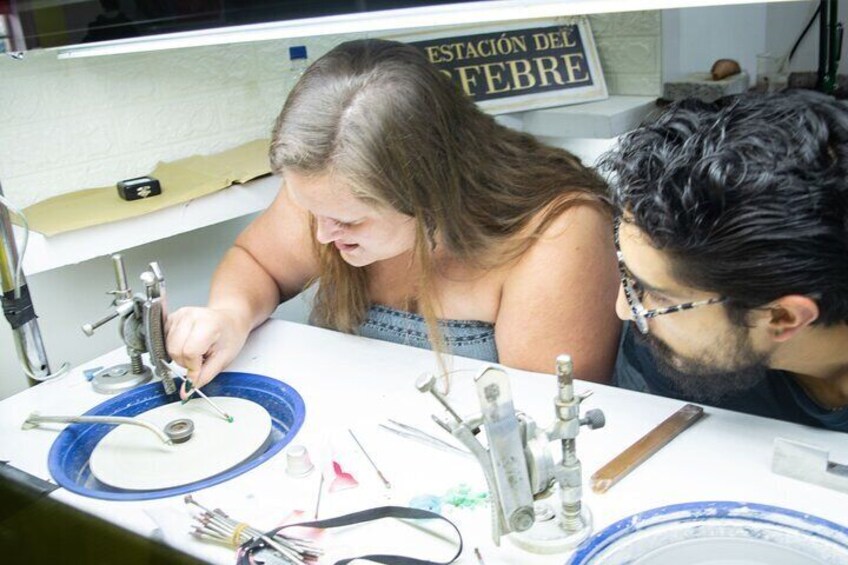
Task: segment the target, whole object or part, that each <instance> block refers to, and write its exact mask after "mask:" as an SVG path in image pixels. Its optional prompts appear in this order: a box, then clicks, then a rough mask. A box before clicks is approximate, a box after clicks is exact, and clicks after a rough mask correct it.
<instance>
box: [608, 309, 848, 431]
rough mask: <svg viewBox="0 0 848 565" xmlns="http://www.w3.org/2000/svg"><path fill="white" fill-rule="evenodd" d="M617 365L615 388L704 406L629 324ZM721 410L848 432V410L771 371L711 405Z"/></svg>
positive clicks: (791, 379) (783, 374)
mask: <svg viewBox="0 0 848 565" xmlns="http://www.w3.org/2000/svg"><path fill="white" fill-rule="evenodd" d="M625 326H626V327H625V329H624V332H623V334H622V336H621V344H620V346H619V349H618V359H617V360H616V363H615V373H614V374H613V384H614V385H616V386H619V387H621V388H627V389H630V390H637V391H640V392H649V393H651V394H657V395H660V396H667V397H669V398H676V399H678V400H683V401H686V402H700V403H704V402H701V401H699V400H698V399H696V398H687V397H686V396H685V395H683V394H681V393H680V392H678V391H677V390H676V389H675V387H674V386H673V383H672V382H671V380H670V379H669V378H668V377H666V376H665V375H663V374H662V373H660V371H659V370H658V369H657V367H656V364H655V363H654V360H653V355H652V353H651V351H650V349H648V347H646V346H645V345H643V344H641V343H638V342H637V340H636V339H635V338H634V335H633V334H634V332H636V331H638V330H636V329H635V328H634V327H632V324H630V323H627V324H625ZM707 404H710V405H713V406H716V407H718V408H726V409H728V410H735V411H737V412H745V413H748V414H754V415H757V416H766V417H768V418H777V419H779V420H786V421H789V422H797V423H799V424H806V425H808V426H816V427H819V428H827V429H829V430H836V431H842V432H848V407H844V408H839V409H836V410H831V409H829V408H824V407H822V406H820V405H819V404H818V403H816V402H815V401H814V400H813V399H812V398H810V397H809V396H808V395H807V393H806V392H804V390H803V389H802V388H801V387H800V386H799V385H798V383H797V382H795V379H793V378H792V376H791V375H790V373H787V372H785V371H778V370H773V369H772V370H769V371H768V372H767V374H766V377H765V378H764V379H763V380H762V381H760V383H759V384H757V385H756V386H754V387H753V388H751V389H748V390H745V391H742V392H736V393H732V394H730V395H727V396H725V397H723V398H722V399H721V400H719V401H715V402H707Z"/></svg>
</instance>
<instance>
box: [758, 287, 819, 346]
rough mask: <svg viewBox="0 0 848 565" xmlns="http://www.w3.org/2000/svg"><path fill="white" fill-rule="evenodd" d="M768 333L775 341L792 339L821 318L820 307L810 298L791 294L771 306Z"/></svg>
mask: <svg viewBox="0 0 848 565" xmlns="http://www.w3.org/2000/svg"><path fill="white" fill-rule="evenodd" d="M769 314H770V316H769V320H768V332H769V335H770V336H771V338H772V339H773V340H774V341H780V342H782V341H787V340H789V339H792V338H793V337H794V336H795V335H796V334H797V333H798V332H799V331H801V330H802V329H804V328H806V327H807V326H809V325H810V324H812V323H813V322H815V321H816V320H817V319H818V317H819V305H818V304H816V301H815V300H813V299H812V298H810V297H809V296H803V295H801V294H791V295H788V296H784V297H782V298H779V299H777V300H775V301H774V302H773V303H772V304H771V305H770V306H769Z"/></svg>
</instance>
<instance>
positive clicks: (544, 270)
mask: <svg viewBox="0 0 848 565" xmlns="http://www.w3.org/2000/svg"><path fill="white" fill-rule="evenodd" d="M618 285H619V277H618V271H617V268H616V260H615V248H614V246H613V238H612V221H611V219H610V218H609V216H608V214H606V213H605V212H603V211H601V210H600V209H598V208H597V207H595V206H593V205H590V204H581V203H578V204H576V205H574V206H572V207H571V208H569V209H568V210H566V211H565V212H564V213H563V214H562V215H561V216H560V217H559V218H557V219H556V220H554V221H553V222H552V224H551V225H550V226H548V228H547V229H546V230H545V233H543V234H542V236H541V237H540V239H539V241H537V242H536V243H534V244H533V246H532V247H531V248H530V249H529V250H528V251H527V252H526V253H525V255H524V256H523V257H521V259H520V260H519V261H518V262H517V263H516V265H515V266H514V267H513V268H512V270H511V272H510V273H509V275H508V276H507V279H506V282H505V284H504V288H503V292H502V296H501V302H500V308H499V310H498V316H497V321H496V324H495V339H496V341H497V346H498V354H499V357H500V362H501V363H503V364H504V365H508V366H511V367H516V368H518V369H525V370H529V371H537V372H542V373H551V372H553V371H554V367H555V359H556V356H557V355H559V354H561V353H568V354H569V355H571V357H572V359H573V360H574V376H575V377H576V378H579V379H583V380H587V381H595V382H601V383H607V382H609V381H610V378H611V375H612V370H613V366H614V364H615V355H616V351H617V348H618V337H619V332H620V329H621V321H620V320H619V319H618V317H617V316H616V314H615V300H616V295H617V294H618Z"/></svg>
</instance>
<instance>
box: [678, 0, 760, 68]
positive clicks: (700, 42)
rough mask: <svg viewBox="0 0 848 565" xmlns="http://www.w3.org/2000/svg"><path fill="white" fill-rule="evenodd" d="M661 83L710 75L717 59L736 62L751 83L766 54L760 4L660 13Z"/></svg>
mask: <svg viewBox="0 0 848 565" xmlns="http://www.w3.org/2000/svg"><path fill="white" fill-rule="evenodd" d="M662 22H663V37H662V40H663V81H669V80H677V79H680V78H682V77H684V76H686V75H688V74H690V73H704V72H709V71H710V68H712V65H713V63H714V62H715V61H716V60H717V59H735V60H736V61H738V62H739V65H740V66H741V67H742V69H743V70H745V71H747V72H748V75H749V76H750V77H751V81H752V82H753V80H754V76H755V75H756V69H757V64H756V55H757V53H761V52H763V51H765V46H766V6H765V5H763V4H753V5H741V6H724V7H708V8H686V9H678V10H664V11H663V21H662Z"/></svg>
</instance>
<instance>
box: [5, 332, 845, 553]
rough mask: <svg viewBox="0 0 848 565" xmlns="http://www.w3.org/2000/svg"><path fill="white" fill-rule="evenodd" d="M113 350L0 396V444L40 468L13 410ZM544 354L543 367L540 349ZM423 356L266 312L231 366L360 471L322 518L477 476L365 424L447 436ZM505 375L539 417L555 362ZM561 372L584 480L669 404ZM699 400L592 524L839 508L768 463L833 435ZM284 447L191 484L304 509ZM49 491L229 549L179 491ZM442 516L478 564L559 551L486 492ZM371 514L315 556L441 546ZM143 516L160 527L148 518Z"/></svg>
mask: <svg viewBox="0 0 848 565" xmlns="http://www.w3.org/2000/svg"><path fill="white" fill-rule="evenodd" d="M124 355H125V354H124V352H123V350H116V351H114V352H112V353H109V354H107V355H105V356H103V357H100V358H98V359H95V360H93V361H91V362H90V363H87V364H85V365H83V366H80V367H77V368H76V369H75V370H74V371H72V372H71V374H69V375H68V376H66V377H64V378H62V379H60V380H58V381H56V382H51V383H45V384H41V385H39V386H37V387H34V388H31V389H29V390H26V391H24V392H22V393H20V394H18V395H15V396H13V397H10V398H7V399H5V400H3V401H2V402H0V460H8V461H9V462H10V464H11V465H13V466H15V467H18V468H20V469H22V470H24V471H26V472H28V473H30V474H32V475H35V476H37V477H40V478H43V479H49V478H50V476H49V472H48V469H47V454H48V451H49V449H50V445H51V443H52V442H53V440H54V439H55V438H56V436H57V433H56V431H53V430H46V429H37V430H30V431H23V430H21V429H20V425H21V423H22V422H23V420H24V419H25V418H26V416H27V415H28V414H29V413H30V412H32V411H33V410H38V411H40V412H42V413H44V414H49V413H64V414H74V413H82V412H84V411H86V410H88V409H90V408H92V407H93V406H95V405H97V404H99V403H101V402H104V401H105V400H106V399H107V397H105V396H103V395H99V394H96V393H95V392H93V390H92V389H91V386H90V385H89V383H87V382H86V381H85V380H84V378H83V374H82V371H83V370H84V369H86V368H89V367H94V366H103V365H110V364H114V363H118V362H124V361H125V359H124ZM551 365H552V369H553V360H552V363H551ZM483 366H484V364H483V363H481V362H478V361H473V360H469V359H461V358H454V359H453V363H452V368H453V369H465V371H460V372H457V373H455V374H454V375H453V377H454V390H453V392H452V393H451V395H450V399H451V401H452V402H453V403H454V404H455V405H456V406H457V407H458V408H459V410H460V412H464V413H469V414H470V413H473V412H477V411H479V406H478V404H477V401H476V393H475V392H474V390H473V386H472V377H473V375H474V374H475V372H476V371H477V370H479V369H480V368H481V367H483ZM435 367H436V364H435V360H434V357H433V354H432V353H430V352H428V351H423V350H418V349H413V348H409V347H405V346H400V345H394V344H389V343H383V342H379V341H374V340H369V339H364V338H358V337H355V336H348V335H343V334H339V333H336V332H330V331H325V330H320V329H316V328H312V327H308V326H303V325H299V324H294V323H290V322H282V321H276V320H272V321H269V322H267V323H266V324H265V325H263V326H262V327H260V328H259V329H257V330H256V331H255V332H254V334H253V335H252V336H251V338H250V340H249V341H248V344H247V346H246V348H245V349H244V351H243V352H242V353H241V354H240V355H239V357H238V358H237V359H236V361H235V362H234V363H233V364H232V366H231V367H230V369H231V370H234V371H245V372H252V373H258V374H262V375H268V376H270V377H274V378H279V379H281V380H283V381H285V382H286V383H288V384H289V385H291V386H292V387H294V388H295V389H296V390H297V391H298V392H299V393H300V394H301V395H302V396H303V399H304V401H305V404H306V420H305V422H304V425H303V428H302V429H301V431H300V432H299V433H298V435H297V437H296V438H295V439H294V443H297V444H303V445H305V446H306V447H307V448H308V449H309V451H310V454H311V457H312V459H313V460H314V461H315V462H316V464H321V463H322V462H323V463H326V462H327V458H328V456H329V454H331V453H332V457H333V458H335V459H336V460H338V461H339V462H340V463H341V464H342V466H343V467H344V469H345V470H346V471H350V472H351V473H352V474H353V475H354V476H355V477H356V478H357V479H358V480H359V482H360V486H359V487H357V488H354V489H350V490H345V491H339V492H335V493H328V492H327V490H326V487H327V485H328V483H325V491H324V495H323V497H322V500H321V514H320V515H321V517H322V518H327V517H331V516H334V515H337V514H340V513H343V512H348V511H353V510H359V509H363V508H366V507H371V506H380V505H385V504H397V505H406V504H408V502H409V500H410V498H411V497H413V496H416V495H421V494H434V495H437V496H438V495H444V494H445V492H446V491H447V490H448V489H450V488H451V487H455V486H457V485H458V484H460V483H466V484H469V485H471V486H472V488H473V489H474V490H482V489H484V488H485V486H484V485H485V483H484V480H483V477H482V473H481V472H480V471H479V469H478V467H477V463H476V462H475V461H473V460H472V459H470V458H464V457H462V456H457V455H452V454H450V453H447V452H443V451H438V450H435V449H432V448H430V447H428V446H424V445H421V444H419V443H417V442H413V441H409V440H406V439H403V438H400V437H398V436H395V435H393V434H389V433H388V432H385V431H384V430H382V429H380V428H379V427H378V426H377V425H378V424H379V423H380V422H382V421H384V419H385V418H387V417H389V418H394V419H397V420H400V421H403V422H406V423H410V424H414V425H417V426H419V427H421V428H424V429H426V430H427V431H429V432H431V433H433V434H434V435H440V436H442V437H445V439H450V437H449V436H448V435H447V434H446V433H445V432H443V431H442V430H440V429H439V428H438V427H437V426H436V425H435V424H434V423H432V421H431V420H430V414H433V413H435V414H439V415H442V414H443V409H442V408H441V406H439V405H438V404H437V403H436V401H435V400H434V399H433V398H432V397H431V396H430V395H422V394H421V393H419V392H418V391H417V390H416V389H415V386H414V381H415V378H416V377H417V376H418V375H419V374H420V373H422V372H423V371H434V370H435ZM510 375H511V381H512V388H513V395H514V397H515V405H516V407H517V408H518V409H520V410H522V411H524V412H525V413H527V414H529V415H530V416H532V417H533V418H535V419H536V421H537V423H539V424H540V425H544V426H547V425H548V424H550V422H551V419H552V415H553V404H552V401H553V397H554V395H555V393H556V385H555V378H554V377H553V376H552V375H542V374H535V373H526V372H522V371H510ZM576 388H577V391H578V392H580V391H584V390H587V389H591V390H592V391H593V392H594V394H593V396H591V397H590V398H589V399H587V400H586V401H585V402H584V409H589V408H601V409H603V410H604V412H605V414H606V417H607V425H606V427H605V428H603V429H600V430H595V431H582V432H581V434H580V437H579V439H578V442H577V453H578V456H579V458H580V459H581V461H582V463H583V469H584V481H587V480H588V476H589V475H591V474H592V473H593V472H594V471H595V470H597V469H598V468H599V467H600V466H601V465H603V464H604V463H606V462H607V461H608V460H609V459H610V458H612V457H613V456H615V455H617V454H618V453H620V452H621V451H622V450H623V449H624V448H625V447H627V446H628V445H630V444H631V443H632V442H633V441H635V440H636V439H638V438H639V437H641V436H642V435H643V434H644V433H646V432H647V431H648V430H650V429H651V428H652V427H653V426H655V425H656V424H657V423H659V422H661V421H662V420H664V419H665V418H666V417H667V416H669V415H670V414H671V413H673V412H674V411H675V410H677V409H678V408H679V407H680V406H681V404H682V403H681V402H678V401H674V400H670V399H666V398H660V397H654V396H649V395H644V394H640V393H635V392H632V391H626V390H619V389H615V388H611V387H606V386H602V385H596V384H592V383H578V386H577V387H576ZM706 411H707V416H706V417H705V418H703V419H702V420H701V421H699V422H698V423H696V424H695V425H694V426H693V427H692V428H691V429H689V430H688V431H686V432H685V433H684V434H683V435H681V436H680V437H678V438H677V439H675V440H674V441H673V442H672V443H670V444H669V445H668V446H666V447H665V448H664V449H662V450H661V451H660V452H659V453H658V454H656V455H654V456H653V457H652V458H651V459H649V460H648V461H647V462H646V463H645V464H643V465H642V466H641V467H639V468H638V469H637V470H635V471H634V472H633V473H632V474H630V475H629V476H627V477H626V478H624V479H623V480H622V481H621V482H620V483H619V484H618V485H616V486H614V487H613V488H612V489H610V491H609V492H607V493H606V494H602V495H596V494H594V493H593V492H591V490H590V489H589V488H588V487H585V490H584V493H585V498H584V503H585V504H587V505H588V506H589V508H591V510H592V512H593V514H594V522H595V531H600V530H601V529H603V528H604V527H606V526H608V525H609V524H611V523H612V522H614V521H616V520H619V519H621V518H623V517H626V516H629V515H631V514H634V513H637V512H640V511H643V510H647V509H650V508H654V507H659V506H664V505H668V504H675V503H681V502H692V501H701V500H730V501H743V502H754V503H761V504H770V505H775V506H781V507H785V508H789V509H793V510H797V511H800V512H805V513H810V514H814V515H817V516H820V517H822V518H825V519H828V520H831V521H834V522H836V523H839V524H841V525H846V524H848V510H847V509H848V494H841V493H838V492H835V491H832V490H827V489H825V488H823V487H819V486H815V485H811V484H807V483H804V482H800V481H797V480H794V479H789V478H785V477H782V476H778V475H774V474H772V472H771V470H770V468H771V457H772V442H773V440H774V438H775V437H784V438H789V439H793V440H797V441H801V442H805V443H810V444H815V445H818V446H820V447H822V448H825V449H828V450H829V451H830V455H831V459H832V460H835V461H840V462H845V461H848V436H846V435H845V434H843V433H837V432H828V431H825V430H819V429H813V428H808V427H804V426H800V425H795V424H790V423H786V422H779V421H774V420H768V419H764V418H758V417H753V416H747V415H743V414H738V413H734V412H728V411H723V410H718V409H713V408H707V409H706ZM348 428H350V429H352V430H354V432H355V433H356V435H357V437H358V438H359V440H360V441H361V442H362V444H363V445H364V446H365V448H366V449H367V450H368V452H369V454H370V455H371V457H372V458H373V459H374V460H375V462H376V463H377V464H378V465H379V466H380V468H381V469H382V471H383V473H384V474H385V475H386V477H387V478H388V479H389V481H391V483H392V488H391V490H386V489H385V488H384V486H383V484H382V483H381V482H380V481H379V480H378V478H377V477H376V474H375V473H374V471H373V469H372V468H371V467H370V466H369V465H368V463H367V461H366V460H365V459H364V458H363V456H362V455H361V453H360V452H359V451H358V450H357V448H356V446H355V444H354V443H353V442H352V440H351V438H350V435H349V434H348V432H347V430H348ZM56 429H58V428H56ZM442 434H443V435H442ZM284 453H285V452H284V451H283V452H280V453H279V454H278V455H277V456H275V457H274V458H272V459H271V460H269V461H267V462H266V463H264V464H263V465H260V466H259V467H257V468H255V469H252V470H251V471H248V472H247V473H245V474H243V475H240V476H238V477H236V478H235V479H233V480H230V481H229V482H226V483H223V484H219V485H216V486H213V487H211V488H208V489H204V490H202V491H198V492H195V493H194V496H195V498H197V500H199V501H200V502H201V503H203V504H205V505H207V506H210V507H220V508H222V509H224V510H225V511H227V512H228V513H229V514H230V515H232V516H234V517H236V518H239V519H241V520H244V521H248V522H251V523H253V524H254V525H256V526H258V527H260V528H263V529H264V528H271V527H273V526H275V525H277V524H278V523H279V522H280V521H281V520H282V519H284V518H285V517H286V516H287V515H288V514H289V513H290V512H291V511H292V510H295V509H301V510H304V511H305V512H306V513H307V517H311V514H312V512H313V510H314V505H315V494H316V492H317V488H318V478H319V474H318V473H315V472H313V473H312V474H311V475H310V476H308V477H306V478H303V479H293V478H290V477H288V476H287V475H286V473H285V467H286V465H285V459H286V458H285V455H284ZM328 481H329V479H328ZM50 496H52V497H54V498H55V499H57V500H61V501H64V502H67V503H68V504H71V505H73V506H75V507H77V508H80V509H83V510H85V511H88V512H90V513H92V514H95V515H97V516H100V517H102V518H104V519H106V520H109V521H111V522H114V523H116V524H119V525H121V526H124V527H126V528H128V529H130V530H133V531H136V532H138V533H141V534H143V535H145V536H151V535H162V536H163V537H164V539H165V541H166V542H167V543H169V544H172V545H174V546H176V547H179V548H180V549H182V550H184V551H187V552H189V553H192V554H194V555H197V556H199V557H202V558H204V559H208V560H210V561H213V562H219V563H231V562H232V560H233V554H232V552H230V551H228V550H226V549H224V548H221V547H218V546H213V545H208V544H205V543H201V542H197V541H195V540H193V539H192V538H190V537H189V536H188V534H187V531H188V524H189V522H190V513H189V511H188V509H187V507H186V505H185V504H184V503H183V502H182V496H177V497H172V498H166V499H158V500H150V501H140V502H110V501H103V500H97V499H93V498H86V497H82V496H79V495H76V494H74V493H71V492H69V491H67V490H65V489H61V488H60V489H58V490H56V491H54V492H53V493H52V494H51V495H50ZM448 516H449V517H450V518H451V519H452V520H453V521H454V522H456V523H457V524H458V525H459V527H460V529H461V530H462V532H463V535H464V537H465V548H466V549H465V552H464V553H463V555H462V557H461V558H460V561H459V562H460V563H476V558H475V556H474V553H473V548H475V547H477V548H479V549H480V551H481V553H482V555H483V557H484V559H485V562H486V563H487V564H490V565H491V564H493V563H562V562H564V561H565V559H566V557H567V555H565V554H560V555H556V556H531V555H530V554H527V553H524V552H523V551H521V550H519V549H517V548H516V547H514V546H512V544H511V543H510V542H509V541H507V540H504V541H503V542H502V544H501V547H500V548H496V547H495V546H494V545H493V543H492V540H491V537H490V529H489V528H490V526H489V512H488V509H487V508H486V507H480V508H478V509H476V510H469V509H463V510H454V511H452V512H450V513H449V514H448ZM384 522H385V521H382V522H380V523H377V524H372V525H368V526H355V527H351V528H346V529H344V530H343V531H340V532H335V531H330V532H328V533H327V534H325V537H324V538H323V540H324V541H323V542H322V543H323V544H324V545H325V547H326V549H327V550H328V554H327V556H326V558H325V559H324V560H323V561H322V562H332V560H333V559H334V558H339V557H343V556H353V555H362V554H363V553H370V552H375V551H377V552H380V553H392V552H399V553H401V554H405V555H413V556H417V557H423V558H429V559H446V558H448V557H449V556H450V555H451V554H452V553H451V552H452V549H451V547H450V546H449V545H447V544H446V543H445V542H444V541H440V540H438V539H436V538H434V537H432V536H429V535H427V534H424V533H421V532H419V531H418V530H416V529H414V528H412V527H409V526H406V525H403V524H394V525H391V524H386V523H384ZM157 528H158V529H159V530H160V531H161V533H160V534H157V533H155V531H156V530H157Z"/></svg>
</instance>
